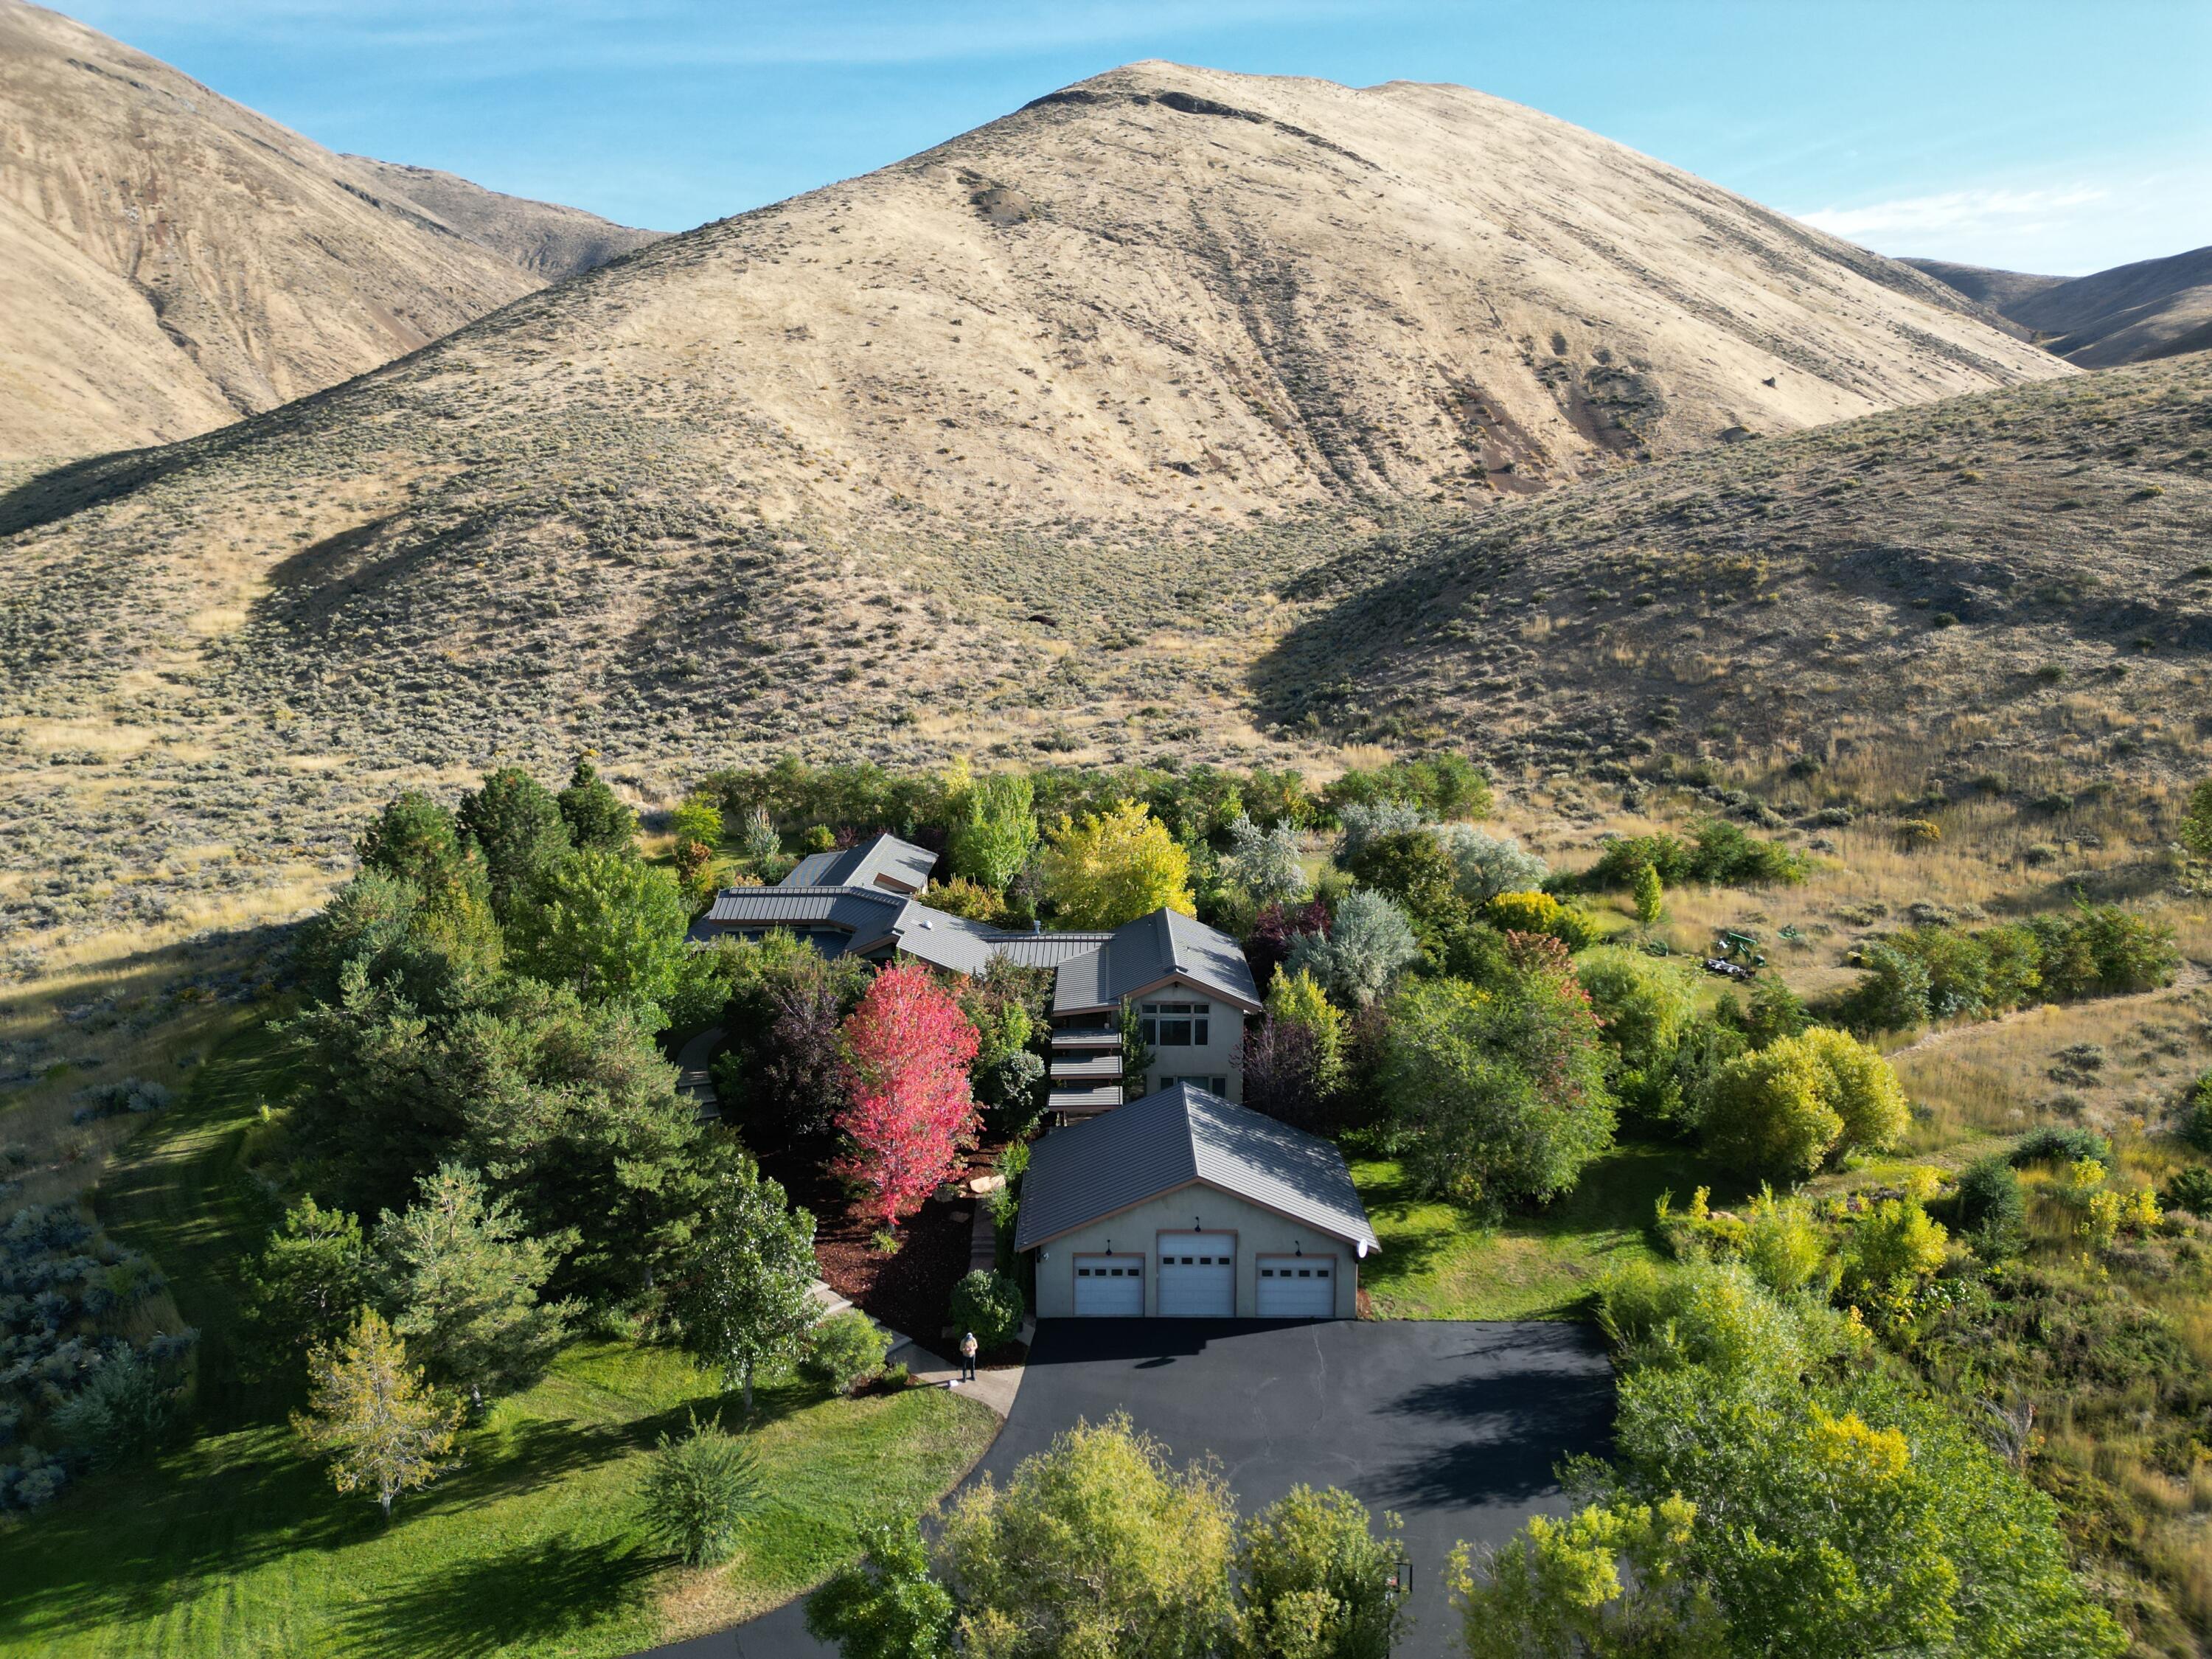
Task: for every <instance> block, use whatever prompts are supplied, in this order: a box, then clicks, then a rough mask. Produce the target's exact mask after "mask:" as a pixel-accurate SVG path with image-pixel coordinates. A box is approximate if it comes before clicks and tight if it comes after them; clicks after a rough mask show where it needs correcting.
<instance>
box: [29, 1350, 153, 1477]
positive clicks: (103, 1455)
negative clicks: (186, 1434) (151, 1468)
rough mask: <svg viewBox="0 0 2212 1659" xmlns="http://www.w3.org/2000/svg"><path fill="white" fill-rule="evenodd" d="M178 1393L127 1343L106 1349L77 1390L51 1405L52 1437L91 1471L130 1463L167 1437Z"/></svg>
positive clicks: (151, 1364) (150, 1359)
mask: <svg viewBox="0 0 2212 1659" xmlns="http://www.w3.org/2000/svg"><path fill="white" fill-rule="evenodd" d="M183 1403H184V1399H183V1389H181V1388H180V1387H179V1384H178V1383H177V1381H176V1379H175V1378H173V1377H172V1376H169V1375H167V1373H166V1372H165V1370H164V1369H163V1367H162V1366H161V1364H159V1363H158V1362H157V1361H155V1360H154V1359H152V1358H149V1357H148V1356H147V1355H146V1354H144V1353H143V1352H140V1351H139V1350H138V1349H137V1348H134V1347H131V1346H129V1345H128V1344H127V1343H126V1344H125V1345H123V1346H118V1347H116V1348H112V1349H111V1350H109V1351H108V1352H106V1354H104V1355H102V1356H100V1358H99V1359H98V1360H97V1361H96V1363H94V1365H93V1366H92V1368H91V1374H90V1375H89V1376H87V1377H85V1378H84V1379H83V1381H82V1383H80V1384H79V1386H78V1388H77V1389H76V1392H75V1393H74V1394H72V1395H70V1396H69V1398H68V1399H66V1400H64V1401H63V1402H62V1403H61V1404H60V1405H59V1406H58V1407H55V1409H54V1413H53V1417H52V1428H53V1431H54V1436H55V1437H56V1438H57V1439H58V1440H59V1441H60V1443H62V1444H63V1445H64V1446H65V1447H67V1448H68V1449H70V1451H71V1452H73V1453H76V1454H80V1455H83V1456H85V1457H87V1458H88V1460H89V1461H90V1462H91V1464H92V1466H93V1467H94V1468H100V1469H105V1468H114V1467H115V1466H116V1465H118V1464H119V1463H129V1462H136V1461H137V1460H138V1459H140V1458H142V1457H144V1456H145V1455H147V1454H148V1453H149V1452H151V1451H153V1450H154V1449H155V1448H156V1447H158V1446H159V1445H160V1444H161V1443H162V1442H163V1441H164V1440H166V1439H167V1438H168V1437H169V1435H170V1433H171V1431H173V1429H174V1428H175V1427H176V1425H177V1420H178V1419H179V1415H180V1414H181V1408H182V1407H183Z"/></svg>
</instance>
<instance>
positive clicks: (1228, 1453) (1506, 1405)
mask: <svg viewBox="0 0 2212 1659" xmlns="http://www.w3.org/2000/svg"><path fill="white" fill-rule="evenodd" d="M1121 1410H1126V1411H1127V1413H1129V1416H1130V1418H1131V1419H1133V1421H1134V1422H1135V1424H1136V1425H1137V1426H1138V1427H1139V1428H1141V1429H1144V1430H1146V1431H1150V1432H1151V1433H1152V1434H1153V1435H1155V1436H1157V1437H1158V1438H1159V1439H1160V1440H1161V1441H1163V1442H1164V1443H1165V1444H1166V1445H1167V1447H1168V1449H1169V1450H1170V1452H1171V1453H1172V1454H1173V1455H1175V1457H1176V1459H1177V1460H1179V1461H1180V1460H1184V1459H1188V1458H1193V1457H1197V1456H1200V1455H1206V1454H1211V1455H1212V1456H1213V1457H1215V1458H1216V1459H1218V1461H1219V1462H1220V1464H1221V1467H1222V1470H1223V1473H1224V1474H1225V1475H1226V1477H1227V1479H1228V1481H1229V1484H1230V1487H1231V1490H1232V1491H1234V1492H1235V1493H1236V1494H1237V1507H1238V1510H1240V1512H1242V1513H1244V1514H1248V1515H1249V1514H1250V1513H1252V1512H1253V1511H1255V1510H1258V1509H1260V1508H1261V1507H1262V1506H1263V1505H1265V1504H1269V1503H1272V1502H1273V1500H1274V1499H1276V1498H1279V1497H1281V1496H1282V1495H1283V1494H1284V1493H1285V1492H1288V1491H1289V1490H1290V1489H1291V1487H1292V1486H1296V1485H1297V1484H1298V1483H1299V1482H1301V1481H1304V1482H1305V1483H1307V1484H1308V1485H1310V1486H1342V1487H1344V1488H1345V1489H1346V1491H1348V1492H1352V1494H1353V1495H1354V1496H1356V1497H1358V1498H1359V1499H1361V1501H1363V1502H1364V1503H1365V1504H1367V1505H1368V1507H1369V1508H1370V1509H1373V1510H1386V1509H1387V1510H1396V1511H1397V1512H1398V1513H1399V1514H1400V1515H1401V1516H1404V1517H1405V1522H1406V1532H1405V1541H1406V1547H1407V1555H1408V1556H1409V1558H1410V1559H1411V1560H1412V1562H1413V1590H1412V1596H1411V1601H1410V1602H1409V1604H1408V1605H1409V1607H1410V1610H1411V1611H1412V1613H1413V1618H1414V1621H1415V1622H1414V1627H1413V1632H1412V1634H1411V1636H1410V1637H1409V1638H1408V1639H1407V1641H1406V1642H1405V1643H1404V1644H1402V1645H1401V1647H1400V1648H1399V1649H1398V1650H1397V1651H1398V1654H1399V1655H1400V1656H1401V1659H1437V1656H1441V1655H1443V1654H1446V1653H1449V1652H1450V1651H1452V1646H1451V1636H1452V1630H1451V1624H1452V1621H1451V1611H1450V1607H1449V1604H1448V1602H1447V1600H1446V1597H1445V1595H1444V1589H1443V1583H1442V1577H1443V1565H1444V1560H1445V1558H1446V1557H1447V1556H1449V1553H1451V1548H1452V1546H1453V1545H1454V1544H1455V1543H1456V1542H1457V1541H1460V1540H1462V1539H1466V1540H1468V1541H1470V1542H1489V1543H1496V1542H1498V1541H1503V1540H1504V1539H1505V1538H1507V1537H1509V1536H1510V1534H1512V1533H1513V1532H1514V1531H1515V1530H1516V1529H1517V1528H1519V1527H1520V1525H1521V1523H1522V1522H1523V1521H1525V1520H1526V1519H1527V1518H1528V1516H1531V1515H1534V1514H1536V1513H1539V1512H1549V1513H1554V1514H1556V1513H1560V1512H1562V1511H1564V1510H1565V1508H1566V1504H1565V1501H1564V1500H1563V1499H1562V1498H1561V1497H1560V1494H1559V1487H1558V1483H1557V1482H1556V1481H1555V1480H1553V1468H1554V1466H1555V1465H1556V1464H1557V1463H1558V1462H1559V1459H1561V1458H1562V1457H1564V1456H1565V1455H1568V1454H1570V1453H1574V1452H1602V1451H1603V1450H1604V1449H1605V1448H1606V1443H1607V1436H1608V1434H1609V1432H1610V1431H1611V1427H1612V1423H1613V1370H1612V1366H1611V1364H1610V1363H1609V1362H1608V1361H1607V1358H1606V1356H1605V1351H1604V1347H1603V1345H1602V1344H1601V1341H1600V1340H1599V1339H1598V1336H1597V1334H1596V1333H1595V1331H1593V1330H1591V1329H1589V1328H1588V1327H1586V1326H1581V1325H1565V1324H1552V1323H1538V1322H1523V1323H1510V1324H1509V1323H1499V1324H1490V1323H1485V1324H1474V1323H1458V1322H1443V1321H1427V1320H1402V1321H1400V1320H1394V1321H1384V1322H1353V1321H1336V1322H1325V1323H1320V1324H1306V1323H1297V1324H1258V1323H1254V1322H1249V1321H1218V1322H1217V1321H1211V1320H1055V1321H1048V1322H1046V1323H1044V1324H1043V1325H1042V1326H1040V1327H1039V1328H1038V1331H1037V1340H1036V1345H1035V1346H1034V1347H1032V1349H1031V1350H1030V1364H1029V1372H1028V1375H1027V1376H1026V1377H1025V1378H1024V1382H1023V1383H1022V1390H1021V1395H1020V1396H1019V1398H1018V1399H1017V1400H1016V1401H1015V1402H1014V1409H1013V1414H1012V1417H1011V1418H1009V1419H1008V1420H1007V1423H1006V1429H1005V1430H1004V1431H1003V1432H1001V1433H1000V1436H999V1438H998V1439H997V1441H996V1442H995V1443H993V1445H992V1447H991V1449H990V1450H989V1451H987V1452H986V1453H985V1454H984V1455H983V1461H982V1462H981V1464H979V1465H978V1466H977V1467H978V1470H979V1471H988V1472H990V1473H991V1474H994V1475H995V1476H997V1477H998V1478H999V1479H1000V1480H1001V1481H1003V1480H1005V1479H1006V1476H1007V1475H1008V1474H1010V1473H1011V1472H1012V1469H1013V1468H1014V1466H1015V1465H1016V1464H1017V1463H1018V1462H1021V1460H1022V1459H1023V1458H1024V1457H1027V1456H1030V1455H1032V1454H1033V1453H1036V1452H1039V1451H1042V1450H1043V1449H1045V1448H1046V1447H1047V1446H1048V1445H1049V1444H1050V1443H1051V1442H1052V1437H1053V1436H1054V1435H1055V1434H1057V1433H1059V1432H1060V1431H1061V1430H1062V1429H1065V1428H1067V1427H1068V1426H1070V1425H1073V1423H1075V1422H1076V1421H1077V1419H1089V1420H1090V1421H1091V1422H1094V1423H1095V1422H1097V1421H1098V1420H1100V1419H1103V1418H1105V1417H1107V1416H1109V1415H1110V1414H1111V1413H1114V1412H1115V1411H1121ZM970 1478H971V1479H972V1478H973V1477H970ZM660 1652H661V1653H663V1654H665V1655H680V1656H683V1659H789V1656H812V1655H817V1654H823V1653H829V1652H834V1650H829V1649H824V1648H822V1647H819V1646H817V1644H814V1643H813V1642H811V1640H809V1638H807V1636H806V1632H805V1625H804V1622H803V1620H802V1617H801V1614H800V1612H799V1606H798V1605H797V1604H796V1603H794V1604H793V1605H792V1606H791V1607H785V1608H783V1609H781V1610H780V1611H778V1612H776V1613H770V1614H768V1615H767V1616H765V1617H764V1618H761V1619H757V1620H754V1621H753V1622H752V1623H750V1624H749V1625H744V1626H739V1627H738V1629H736V1630H732V1631H725V1632H720V1634H718V1635H714V1636H709V1637H702V1638H699V1639H698V1640H696V1641H693V1642H686V1643H682V1644H678V1645H676V1646H673V1647H670V1648H665V1649H662V1650H660Z"/></svg>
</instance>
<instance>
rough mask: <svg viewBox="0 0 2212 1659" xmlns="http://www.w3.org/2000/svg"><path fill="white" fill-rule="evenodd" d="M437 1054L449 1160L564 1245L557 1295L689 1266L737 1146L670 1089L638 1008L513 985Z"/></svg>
mask: <svg viewBox="0 0 2212 1659" xmlns="http://www.w3.org/2000/svg"><path fill="white" fill-rule="evenodd" d="M439 1052H440V1062H441V1070H442V1073H443V1075H442V1078H441V1087H442V1088H443V1090H444V1091H447V1096H448V1097H449V1098H450V1099H451V1101H452V1102H453V1108H454V1109H455V1111H456V1114H457V1115H458V1117H459V1125H460V1133H459V1140H458V1142H457V1143H456V1144H455V1145H454V1146H453V1152H454V1154H455V1155H457V1156H459V1158H462V1159H463V1160H464V1161H465V1162H467V1163H469V1164H472V1165H474V1166H475V1167H476V1168H477V1169H479V1170H483V1172H484V1174H485V1175H486V1176H489V1178H490V1180H491V1182H492V1184H493V1186H494V1187H495V1189H496V1190H498V1191H499V1192H501V1193H503V1194H507V1195H509V1196H511V1197H512V1198H513V1200H514V1203H515V1206H516V1208H517V1210H518V1211H519V1212H520V1214H521V1216H522V1218H523V1219H524V1222H525V1224H526V1226H527V1227H528V1229H529V1231H530V1232H531V1233H532V1235H534V1236H535V1237H539V1238H543V1239H549V1240H556V1241H559V1242H560V1243H561V1246H562V1249H563V1251H564V1252H565V1257H564V1260H563V1261H562V1266H561V1267H560V1269H559V1271H558V1272H557V1273H556V1274H555V1276H554V1279H553V1281H552V1282H553V1286H554V1288H555V1290H556V1291H557V1292H558V1293H560V1294H562V1295H564V1296H567V1295H575V1296H580V1297H583V1298H584V1299H585V1300H586V1301H587V1302H590V1303H592V1304H593V1305H597V1306H604V1305H607V1304H611V1303H613V1302H616V1301H619V1300H621V1299H623V1298H624V1297H630V1296H635V1295H636V1294H637V1293H639V1292H640V1291H652V1290H653V1287H654V1285H655V1284H656V1282H657V1279H658V1276H659V1274H660V1273H663V1272H665V1271H666V1270H667V1269H668V1268H670V1267H672V1266H674V1265H675V1264H677V1263H678V1262H680V1261H684V1259H685V1258H686V1253H687V1251H688V1250H689V1249H690V1240H691V1236H692V1232H693V1230H694V1228H695V1227H696V1225H698V1224H699V1221H700V1218H701V1215H702V1209H703V1208H704V1206H705V1205H706V1203H707V1200H708V1195H709V1193H710V1191H711V1189H712V1188H713V1187H714V1182H716V1180H717V1179H718V1177H719V1176H720V1174H721V1172H722V1171H723V1170H724V1169H725V1168H726V1167H727V1165H728V1164H729V1161H730V1159H731V1158H732V1156H733V1149H732V1144H731V1142H730V1141H729V1139H727V1138H726V1133H725V1132H723V1131H721V1130H720V1129H718V1128H716V1127H713V1126H710V1125H702V1123H701V1122H700V1121H699V1120H698V1113H697V1110H696V1108H695V1107H694V1106H693V1104H692V1103H691V1102H690V1100H688V1099H686V1098H685V1097H684V1096H682V1095H680V1094H678V1092H677V1091H676V1068H675V1067H674V1066H672V1065H671V1064H670V1063H669V1062H668V1060H666V1058H665V1056H663V1055H662V1054H661V1053H660V1050H659V1047H658V1046H657V1045H656V1044H655V1043H654V1042H653V1036H652V1033H651V1030H650V1028H649V1026H648V1024H647V1021H646V1020H645V1019H644V1018H642V1017H641V1016H640V1015H639V1014H638V1012H636V1011H635V1009H633V1008H630V1007H628V1006H616V1007H611V1008H587V1007H585V1006H582V1005H581V1004H580V1002H579V1001H578V1000H577V999H576V996H575V994H574V992H572V991H569V990H567V989H566V988H549V987H541V986H537V985H533V984H532V983H531V982H529V981H520V982H518V983H516V984H515V985H513V987H511V988H510V989H509V990H508V992H507V994H506V996H505V997H504V998H503V1000H501V1002H500V1003H499V1004H498V1005H497V1006H495V1007H493V1008H488V1009H484V1010H482V1011H478V1012H471V1014H469V1015H467V1016H465V1017H464V1018H461V1019H460V1020H458V1021H456V1022H454V1023H453V1026H452V1028H451V1031H450V1035H449V1036H447V1039H446V1041H445V1042H442V1043H441V1045H440V1050H439Z"/></svg>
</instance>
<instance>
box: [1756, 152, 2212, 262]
mask: <svg viewBox="0 0 2212 1659" xmlns="http://www.w3.org/2000/svg"><path fill="white" fill-rule="evenodd" d="M1797 217H1798V218H1800V219H1802V220H1803V221H1804V222H1806V223H1807V224H1809V225H1814V226H1816V227H1818V228H1820V229H1822V230H1825V231H1826V232H1828V233H1829V234H1832V235H1836V236H1842V237H1846V238H1848V239H1849V240H1852V241H1854V242H1860V243H1863V244H1864V245H1865V246H1869V247H1871V248H1875V249H1876V250H1878V251H1879V252H1883V253H1888V254H1915V255H1919V256H1923V257H1925V258H1937V259H1956V260H1959V261H1960V262H1962V263H1964V264H1979V265H1994V266H1996V267H1997V268H1999V269H2000V270H2036V271H2046V272H2049V273H2050V274H2051V275H2052V276H2081V275H2084V274H2086V273H2087V272H2089V271H2093V270H2104V269H2106V268H2107V267H2109V266H2112V265H2117V264H2127V263H2129V262H2130V261H2132V260H2136V259H2148V258H2156V257H2158V256H2160V255H2161V254H2167V253H2179V252H2183V251H2184V250H2185V249H2188V248H2191V247H2194V246H2198V245H2200V244H2202V243H2203V242H2204V241H2205V240H2208V237H2212V186H2208V185H2207V183H2206V181H2205V179H2204V178H2203V176H2200V175H2199V174H2197V173H2195V172H2194V171H2193V170H2192V171H2191V172H2189V173H2161V174H2151V175H2144V176H2140V177H2131V178H2124V179H2123V178H2118V177H2115V178H2112V179H2106V180H2105V181H2103V182H2097V181H2094V180H2093V179H2084V178H2078V177H2077V178H2075V179H2067V180H2064V181H2063V182H2051V183H2046V184H2040V185H2033V184H2009V185H1980V186H1969V187H1966V188H1963V189H1959V190H1947V191H1936V192H1935V193H1933V194H1930V195H1925V196H1900V197H1892V198H1889V199H1887V200H1884V201H1877V202H1869V203H1867V204H1863V205H1861V206H1857V207H1825V208H1820V209H1819V210H1815V211H1814V212H1810V213H1800V214H1798V215H1797Z"/></svg>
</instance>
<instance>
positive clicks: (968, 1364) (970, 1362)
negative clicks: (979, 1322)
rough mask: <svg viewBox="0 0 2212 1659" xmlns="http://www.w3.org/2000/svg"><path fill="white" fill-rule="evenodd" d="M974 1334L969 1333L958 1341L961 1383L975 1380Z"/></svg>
mask: <svg viewBox="0 0 2212 1659" xmlns="http://www.w3.org/2000/svg"><path fill="white" fill-rule="evenodd" d="M975 1346H976V1343H975V1332H973V1331H970V1332H969V1333H968V1334H966V1335H965V1336H963V1337H962V1338H961V1339H960V1380H961V1381H962V1382H963V1383H973V1382H974V1381H975Z"/></svg>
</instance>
